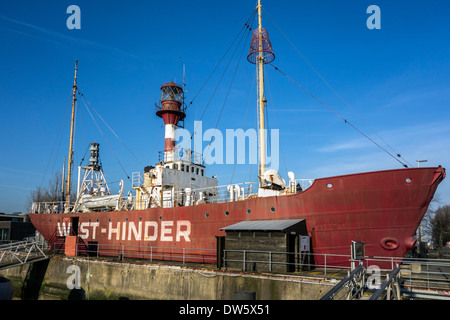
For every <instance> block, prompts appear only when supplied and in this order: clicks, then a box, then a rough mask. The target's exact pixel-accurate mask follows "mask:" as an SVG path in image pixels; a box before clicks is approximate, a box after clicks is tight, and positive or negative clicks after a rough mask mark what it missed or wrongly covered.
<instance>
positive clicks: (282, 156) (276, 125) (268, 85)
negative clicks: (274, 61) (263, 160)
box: [266, 74, 288, 175]
mask: <svg viewBox="0 0 450 320" xmlns="http://www.w3.org/2000/svg"><path fill="white" fill-rule="evenodd" d="M266 80H267V81H266V83H267V89H268V90H267V91H268V92H269V100H270V101H271V103H270V104H267V105H268V106H270V105H271V109H272V113H273V118H274V120H275V127H276V128H280V127H279V126H278V122H277V117H276V112H275V108H274V103H273V98H272V90H270V82H269V77H267V74H266ZM267 109H268V108H267V107H266V111H267ZM267 112H268V111H267ZM267 119H269V116H268V115H267ZM270 136H271V135H269V137H270ZM270 146H272V145H270ZM279 147H280V151H281V158H282V159H283V164H284V170H285V171H286V175H288V169H287V165H286V158H285V156H284V151H283V147H282V144H281V143H279ZM270 152H271V154H272V150H270Z"/></svg>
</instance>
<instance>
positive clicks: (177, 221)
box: [30, 167, 445, 265]
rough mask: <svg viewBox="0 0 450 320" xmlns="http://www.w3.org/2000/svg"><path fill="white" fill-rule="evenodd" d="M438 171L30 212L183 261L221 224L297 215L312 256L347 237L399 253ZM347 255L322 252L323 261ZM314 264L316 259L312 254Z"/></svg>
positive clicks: (38, 219) (207, 244)
mask: <svg viewBox="0 0 450 320" xmlns="http://www.w3.org/2000/svg"><path fill="white" fill-rule="evenodd" d="M444 177H445V169H443V168H441V167H438V168H410V169H398V170H387V171H378V172H369V173H360V174H352V175H345V176H337V177H330V178H322V179H316V180H315V181H314V183H313V185H312V186H311V187H310V188H308V189H307V190H305V191H303V192H299V193H296V194H292V195H284V196H277V197H260V198H254V199H248V200H243V201H236V202H227V203H214V204H201V205H196V206H189V207H176V208H150V209H146V210H135V211H121V212H117V211H116V212H93V213H67V214H36V213H30V217H31V221H32V222H33V224H34V226H35V227H36V229H37V230H38V231H39V232H40V233H41V234H42V235H43V236H44V237H45V239H46V240H48V241H50V240H51V239H52V238H54V237H55V232H56V233H57V236H64V235H66V234H67V233H68V231H69V229H70V228H73V227H74V226H75V229H76V230H75V232H76V233H77V234H78V236H80V237H81V238H82V239H83V241H84V242H85V243H92V242H93V243H98V244H99V245H117V246H120V245H124V246H127V248H128V251H129V250H130V248H131V247H130V246H136V247H134V249H131V250H134V251H135V252H136V254H138V253H141V252H144V251H145V252H148V248H150V247H165V248H191V249H196V250H195V255H196V257H197V258H196V259H193V258H191V259H189V258H188V259H186V260H197V261H198V259H199V258H202V259H206V258H210V259H211V260H209V261H207V262H215V259H216V253H215V252H214V251H213V250H215V249H216V245H217V243H216V241H217V239H216V236H224V235H225V233H224V231H221V230H220V229H221V228H224V227H226V226H229V225H232V224H235V223H237V222H240V221H244V220H274V219H305V220H306V226H307V230H308V235H309V236H310V237H311V239H312V251H313V253H315V254H338V255H347V256H348V255H349V254H350V245H351V242H352V241H364V242H365V253H366V256H389V257H404V256H405V254H406V252H407V250H409V249H412V248H413V246H414V244H415V240H414V238H413V236H414V235H415V232H416V230H417V228H418V226H419V224H420V222H421V220H422V218H423V216H424V214H425V212H426V211H427V208H428V206H429V204H430V201H431V200H432V198H433V195H434V193H435V191H436V188H437V186H438V185H439V183H440V182H441V181H442V180H443V179H444ZM248 209H250V210H248ZM69 223H70V224H69ZM117 248H118V247H116V252H117ZM146 248H147V249H146ZM197 249H198V250H197ZM101 251H102V249H101ZM165 251H167V252H168V251H171V249H167V250H165ZM193 252H194V251H193ZM100 254H101V253H100ZM147 257H148V256H147ZM204 261H206V260H204ZM348 261H349V260H348V257H347V258H343V257H336V256H330V257H327V264H329V265H333V264H334V265H342V264H347V265H348ZM315 262H316V263H318V264H321V263H322V259H321V258H320V256H316V257H315Z"/></svg>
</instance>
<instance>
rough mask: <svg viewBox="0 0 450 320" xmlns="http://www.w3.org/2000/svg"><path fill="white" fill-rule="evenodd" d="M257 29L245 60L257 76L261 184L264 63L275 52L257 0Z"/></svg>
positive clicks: (264, 143)
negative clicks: (252, 65) (254, 69)
mask: <svg viewBox="0 0 450 320" xmlns="http://www.w3.org/2000/svg"><path fill="white" fill-rule="evenodd" d="M256 9H257V11H258V29H255V30H254V31H253V35H252V42H251V44H250V52H249V54H248V56H247V60H248V61H249V62H251V63H253V64H255V65H256V68H257V78H258V94H257V96H258V114H259V117H258V123H259V128H258V130H259V136H258V147H259V177H260V186H263V183H262V175H263V174H264V172H265V171H266V133H265V129H266V127H265V118H264V110H265V107H266V104H267V100H266V98H265V97H264V65H265V64H267V63H271V62H272V61H273V60H275V54H274V53H273V50H272V44H271V43H270V39H269V33H268V32H267V30H266V29H264V28H263V27H262V5H261V0H258V6H257V8H256Z"/></svg>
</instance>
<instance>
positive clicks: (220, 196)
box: [31, 175, 314, 214]
mask: <svg viewBox="0 0 450 320" xmlns="http://www.w3.org/2000/svg"><path fill="white" fill-rule="evenodd" d="M140 178H141V177H140V176H138V175H136V176H134V175H133V185H134V183H135V182H136V184H139V183H140V180H139V179H140ZM135 180H136V181H135ZM313 183H314V179H296V180H295V188H293V192H300V191H305V190H306V189H308V188H309V187H310V186H311V185H312V184H313ZM258 188H259V183H258V182H243V183H236V184H230V185H222V186H216V187H208V188H198V189H191V190H189V189H187V188H186V189H184V191H177V192H174V193H173V195H170V198H167V196H166V198H164V195H163V199H162V201H163V206H164V207H165V208H168V207H173V206H193V205H198V204H202V203H224V202H234V201H241V200H246V199H249V198H252V197H256V196H257V195H258ZM288 188H289V186H288ZM153 200H155V199H153ZM149 202H150V198H149V197H147V196H146V195H141V196H140V197H139V198H137V197H136V196H127V197H122V198H121V204H123V206H122V207H121V208H120V210H133V209H136V208H137V207H139V208H148V207H150V204H149ZM157 202H158V206H160V205H161V199H158V201H157ZM137 203H139V206H137ZM74 205H75V204H74V203H70V204H67V202H65V201H56V202H34V203H33V205H32V208H31V212H32V213H41V214H52V213H64V212H71V210H72V209H73V207H74Z"/></svg>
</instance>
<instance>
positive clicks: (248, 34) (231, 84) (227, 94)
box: [205, 15, 256, 152]
mask: <svg viewBox="0 0 450 320" xmlns="http://www.w3.org/2000/svg"><path fill="white" fill-rule="evenodd" d="M255 16H256V15H253V18H254V17H255ZM253 22H254V19H253V20H252V22H251V24H250V25H249V26H248V27H247V37H246V41H244V44H245V43H247V40H248V38H249V36H250V34H251V29H252V27H251V26H252V25H253ZM245 35H246V34H245V32H244V33H242V36H241V39H240V40H239V43H238V45H237V46H236V48H235V49H234V52H233V54H232V55H231V57H230V61H229V62H228V64H227V66H226V68H225V70H224V72H223V73H222V77H221V78H220V81H219V83H218V84H217V86H216V88H215V90H214V93H215V92H216V90H217V88H218V86H219V85H220V83H221V82H222V79H223V77H224V76H225V73H226V71H227V70H228V67H229V66H230V64H231V62H232V61H233V58H234V56H235V54H236V52H237V50H238V49H239V46H240V45H241V43H242V39H244V36H245ZM245 48H246V47H245V46H242V50H241V54H240V55H239V58H238V61H237V64H236V68H235V69H234V73H233V76H232V78H231V82H230V85H229V86H228V90H227V93H226V95H225V99H224V102H223V104H222V107H221V109H220V112H219V117H218V118H217V122H216V127H215V130H217V128H218V126H219V122H220V119H221V117H222V113H223V110H224V108H225V105H226V103H227V100H228V96H229V95H230V91H231V88H232V86H233V82H234V79H235V78H236V73H237V70H238V69H239V65H240V63H241V60H242V55H243V54H244V50H245ZM213 96H214V94H213ZM213 96H211V99H210V101H209V102H211V100H212V98H213ZM209 102H208V104H209ZM205 111H206V109H205ZM211 144H212V141H211V142H210V143H209V144H208V146H207V147H206V149H205V152H206V150H207V149H208V148H209V147H210V146H211Z"/></svg>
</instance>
